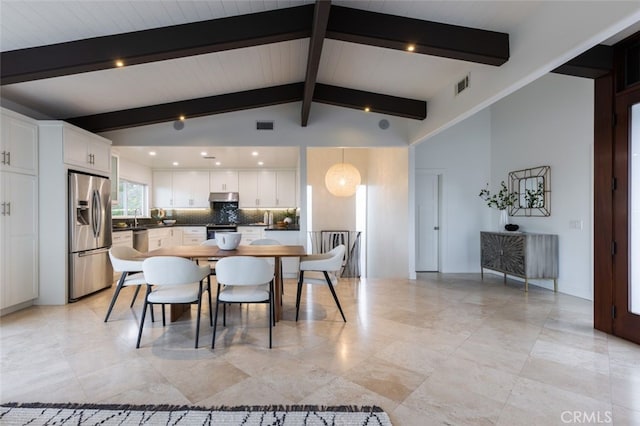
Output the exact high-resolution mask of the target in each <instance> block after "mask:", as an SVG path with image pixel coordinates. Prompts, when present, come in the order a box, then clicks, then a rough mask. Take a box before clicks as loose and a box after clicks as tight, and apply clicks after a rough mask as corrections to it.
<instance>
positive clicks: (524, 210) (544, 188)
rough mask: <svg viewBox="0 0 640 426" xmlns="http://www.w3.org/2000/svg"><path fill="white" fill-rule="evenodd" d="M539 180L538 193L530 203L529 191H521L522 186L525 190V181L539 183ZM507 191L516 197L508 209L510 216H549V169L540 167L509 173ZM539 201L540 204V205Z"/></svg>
mask: <svg viewBox="0 0 640 426" xmlns="http://www.w3.org/2000/svg"><path fill="white" fill-rule="evenodd" d="M540 178H541V179H542V182H541V183H540V184H539V185H540V188H539V191H540V193H538V194H537V195H535V197H536V198H535V199H533V201H531V200H532V198H531V197H530V195H531V194H530V193H531V191H530V190H526V189H525V190H524V191H522V188H523V185H524V188H526V182H527V180H529V179H535V181H539V179H540ZM509 191H510V192H515V193H516V194H517V197H518V198H517V200H516V202H515V203H514V205H512V206H511V207H509V215H510V216H551V167H549V166H540V167H533V168H530V169H524V170H516V171H513V172H509ZM536 192H537V191H536ZM539 201H541V202H542V204H541V205H539ZM531 202H533V203H534V204H533V205H532V204H531Z"/></svg>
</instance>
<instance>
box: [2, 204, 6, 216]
mask: <svg viewBox="0 0 640 426" xmlns="http://www.w3.org/2000/svg"><path fill="white" fill-rule="evenodd" d="M6 206H7V203H2V216H4V215H5V212H4V209H5V207H6Z"/></svg>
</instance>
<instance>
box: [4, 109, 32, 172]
mask: <svg viewBox="0 0 640 426" xmlns="http://www.w3.org/2000/svg"><path fill="white" fill-rule="evenodd" d="M1 124H2V126H1V127H2V134H1V136H0V151H1V153H2V158H0V170H6V171H11V172H17V173H26V174H30V175H34V174H36V173H37V170H38V124H37V123H36V122H35V121H33V120H30V119H28V118H27V117H23V116H22V115H20V114H16V113H14V112H13V111H9V110H5V109H2V123H1Z"/></svg>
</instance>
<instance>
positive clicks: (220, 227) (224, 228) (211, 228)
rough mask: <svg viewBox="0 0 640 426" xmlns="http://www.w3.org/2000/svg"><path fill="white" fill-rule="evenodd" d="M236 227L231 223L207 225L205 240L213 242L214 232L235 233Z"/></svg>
mask: <svg viewBox="0 0 640 426" xmlns="http://www.w3.org/2000/svg"><path fill="white" fill-rule="evenodd" d="M237 230H238V225H236V224H233V223H228V224H213V223H209V224H207V240H213V239H215V238H216V232H236V231H237Z"/></svg>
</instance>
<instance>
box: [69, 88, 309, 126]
mask: <svg viewBox="0 0 640 426" xmlns="http://www.w3.org/2000/svg"><path fill="white" fill-rule="evenodd" d="M303 88H304V84H303V83H293V84H286V85H282V86H274V87H267V88H264V89H255V90H247V91H244V92H236V93H228V94H224V95H217V96H209V97H205V98H197V99H190V100H185V101H178V102H170V103H166V104H160V105H152V106H146V107H140V108H131V109H126V110H121V111H112V112H106V113H103V114H95V115H87V116H83V117H73V118H68V119H66V120H65V121H68V122H69V123H72V124H75V125H76V126H78V127H81V128H83V129H85V130H88V131H90V132H96V133H97V132H106V131H109V130H117V129H124V128H128V127H136V126H144V125H148V124H156V123H162V122H167V121H176V120H178V119H179V118H180V116H184V117H185V118H186V119H189V118H195V117H202V116H207V115H213V114H222V113H225V112H232V111H240V110H245V109H251V108H260V107H265V106H270V105H278V104H285V103H289V102H298V101H301V100H302V90H303Z"/></svg>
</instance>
